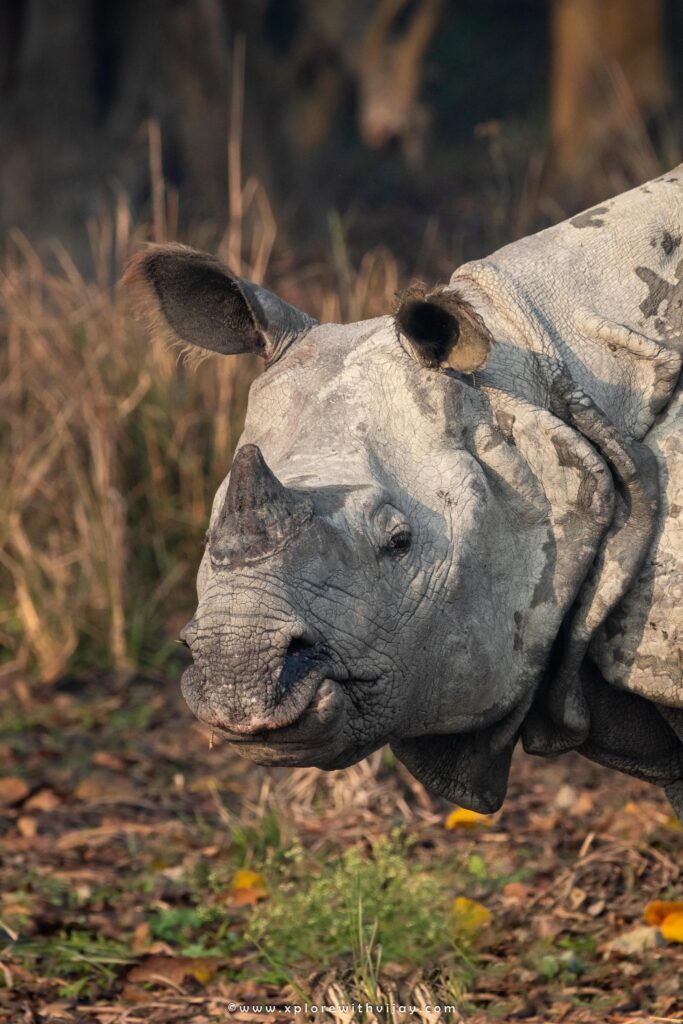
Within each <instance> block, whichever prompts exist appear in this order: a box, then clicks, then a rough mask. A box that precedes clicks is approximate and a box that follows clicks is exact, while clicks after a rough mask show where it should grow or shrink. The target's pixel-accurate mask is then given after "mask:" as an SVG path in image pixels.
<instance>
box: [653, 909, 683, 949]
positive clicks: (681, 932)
mask: <svg viewBox="0 0 683 1024" xmlns="http://www.w3.org/2000/svg"><path fill="white" fill-rule="evenodd" d="M659 930H660V932H661V933H662V935H663V936H664V938H665V939H666V941H667V942H683V910H677V911H676V912H675V913H674V914H667V916H666V917H665V918H664V920H663V921H662V923H661V924H660V926H659Z"/></svg>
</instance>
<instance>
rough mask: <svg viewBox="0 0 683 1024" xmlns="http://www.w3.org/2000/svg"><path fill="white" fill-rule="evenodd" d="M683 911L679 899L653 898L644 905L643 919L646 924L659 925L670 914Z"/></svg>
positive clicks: (682, 905) (682, 904) (682, 903)
mask: <svg viewBox="0 0 683 1024" xmlns="http://www.w3.org/2000/svg"><path fill="white" fill-rule="evenodd" d="M681 911H683V902H682V901H681V900H653V902H652V903H648V904H647V905H646V907H645V912H644V913H645V920H646V921H647V923H648V924H654V925H661V924H662V922H663V921H664V919H665V918H667V917H668V916H669V915H670V914H678V913H680V912H681Z"/></svg>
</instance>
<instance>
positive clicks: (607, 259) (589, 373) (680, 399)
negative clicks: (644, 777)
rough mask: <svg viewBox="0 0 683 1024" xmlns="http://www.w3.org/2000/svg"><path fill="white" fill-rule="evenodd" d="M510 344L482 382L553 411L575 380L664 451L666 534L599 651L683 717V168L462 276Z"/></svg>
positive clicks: (462, 286)
mask: <svg viewBox="0 0 683 1024" xmlns="http://www.w3.org/2000/svg"><path fill="white" fill-rule="evenodd" d="M451 284H452V286H453V287H454V288H456V289H458V291H459V292H461V293H462V294H463V296H464V297H465V298H467V299H468V300H469V301H470V302H471V303H472V305H473V306H474V307H475V309H477V311H478V312H479V313H480V315H481V316H482V317H483V319H484V321H485V323H486V325H487V327H488V328H489V330H491V332H492V334H493V336H494V337H495V339H496V342H497V344H496V345H494V346H493V349H492V354H491V359H490V360H489V363H488V364H487V366H486V369H485V370H484V371H483V372H482V374H481V375H478V376H481V379H482V383H490V384H492V385H494V386H496V387H501V388H502V389H503V390H508V391H510V392H512V393H517V394H521V395H522V396H523V397H525V398H526V399H527V400H529V401H531V402H533V403H534V404H537V405H541V406H544V407H546V408H552V407H553V389H554V387H555V382H556V381H557V379H558V378H559V377H560V376H561V375H562V373H564V372H566V371H568V372H569V374H570V377H571V380H572V381H573V382H574V383H575V384H576V385H577V386H578V387H579V388H581V389H582V391H583V392H584V393H586V394H587V395H588V396H590V399H591V400H592V401H593V402H594V403H595V404H596V406H597V407H599V409H600V410H602V412H603V413H604V414H605V415H606V416H607V418H608V419H609V421H610V422H611V423H613V424H614V425H615V427H616V428H617V429H618V431H619V432H620V433H621V434H622V436H623V437H624V438H625V439H629V438H631V439H633V438H635V439H638V440H642V441H644V443H645V444H646V445H647V446H648V447H649V448H650V449H651V450H652V452H653V453H654V455H655V457H656V460H657V466H658V471H659V481H660V514H659V521H658V528H657V535H656V538H655V540H654V543H653V544H652V546H651V548H650V551H649V554H648V556H647V557H646V559H645V562H644V563H643V565H642V567H641V569H640V572H639V574H638V576H637V578H636V581H635V584H634V585H633V586H631V588H630V590H629V592H628V593H627V595H626V596H625V597H624V598H622V599H621V601H620V602H619V604H618V605H617V606H616V608H615V609H614V610H613V611H612V613H611V614H610V615H609V616H608V618H607V619H606V621H605V623H604V624H603V626H602V627H601V628H600V629H599V630H598V632H597V633H596V635H595V636H594V638H593V640H592V643H591V648H590V656H591V659H592V660H593V661H594V662H595V664H596V665H597V666H598V667H599V669H600V670H601V672H602V674H603V675H604V677H605V679H606V680H607V681H608V682H609V683H611V684H612V685H615V686H618V687H620V688H623V689H626V690H630V691H632V692H633V693H636V694H639V695H641V696H643V697H646V698H647V699H649V700H652V701H655V702H657V703H661V704H663V705H666V706H669V707H674V708H683V383H682V382H681V373H680V371H681V356H682V355H683V165H681V166H680V167H679V168H676V169H675V170H674V171H671V172H669V173H667V174H665V175H662V176H661V177H660V178H657V179H655V180H654V181H651V182H648V183H647V184H645V185H641V186H639V187H638V188H636V189H633V190H632V191H630V192H627V193H624V194H623V195H620V196H617V197H615V198H614V199H610V200H607V201H606V202H604V203H602V204H600V205H599V206H597V207H595V208H593V209H591V210H587V211H585V212H584V213H582V214H579V215H578V216H576V217H573V218H571V219H569V220H567V221H564V222H563V223H561V224H558V225H556V226H555V227H552V228H549V229H547V230H546V231H542V232H540V233H539V234H537V235H534V236H531V237H529V238H525V239H522V240H520V241H518V242H514V243H512V244H511V245H508V246H506V247H505V248H503V249H501V250H499V251H498V252H496V253H494V254H493V255H492V256H490V257H488V258H487V259H485V260H481V261H477V262H475V263H470V264H466V265H464V266H463V267H460V268H459V269H458V270H457V271H456V272H455V274H454V275H453V278H452V280H451Z"/></svg>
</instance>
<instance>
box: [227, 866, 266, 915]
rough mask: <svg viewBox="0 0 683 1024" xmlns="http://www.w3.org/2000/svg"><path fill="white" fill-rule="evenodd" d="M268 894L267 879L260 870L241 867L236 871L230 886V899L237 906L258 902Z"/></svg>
mask: <svg viewBox="0 0 683 1024" xmlns="http://www.w3.org/2000/svg"><path fill="white" fill-rule="evenodd" d="M267 895H268V889H267V887H266V880H265V878H264V877H263V875H260V874H259V873H258V871H250V870H249V869H248V868H240V869H239V871H236V872H235V874H234V876H233V879H232V884H231V886H230V900H231V902H232V903H234V904H236V905H237V906H248V905H250V904H252V903H258V901H259V900H262V899H264V898H265V897H266V896H267Z"/></svg>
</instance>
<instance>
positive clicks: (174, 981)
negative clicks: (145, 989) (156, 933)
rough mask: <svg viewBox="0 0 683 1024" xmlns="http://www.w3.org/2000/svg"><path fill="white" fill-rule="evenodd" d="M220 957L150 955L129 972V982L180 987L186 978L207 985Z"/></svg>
mask: <svg viewBox="0 0 683 1024" xmlns="http://www.w3.org/2000/svg"><path fill="white" fill-rule="evenodd" d="M220 962H221V961H220V959H219V958H218V957H216V956H199V957H192V956H174V957H171V956H148V957H146V958H145V959H144V960H143V962H142V963H141V964H138V965H137V966H136V967H133V968H132V970H130V971H129V972H128V977H127V981H129V982H136V983H138V984H139V983H141V982H154V981H156V982H157V983H161V984H162V985H172V986H174V987H179V986H180V985H182V983H183V981H184V980H185V979H186V978H194V980H195V981H197V982H199V984H200V985H206V984H207V983H208V982H209V981H211V979H212V978H213V976H214V975H215V973H216V970H217V969H218V965H219V964H220Z"/></svg>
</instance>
